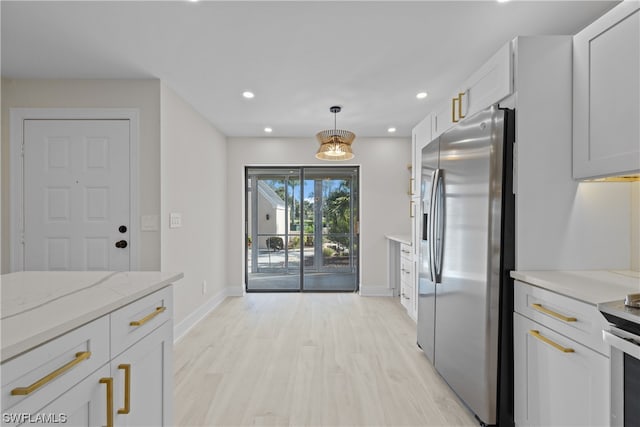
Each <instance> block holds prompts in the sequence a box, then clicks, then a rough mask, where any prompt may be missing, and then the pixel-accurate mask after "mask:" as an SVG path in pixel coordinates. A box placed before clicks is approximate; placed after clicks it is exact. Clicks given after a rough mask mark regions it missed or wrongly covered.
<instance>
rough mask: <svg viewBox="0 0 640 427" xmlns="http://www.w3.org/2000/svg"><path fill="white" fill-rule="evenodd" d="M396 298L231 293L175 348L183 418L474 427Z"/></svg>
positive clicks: (177, 405) (206, 422)
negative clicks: (422, 348) (424, 351)
mask: <svg viewBox="0 0 640 427" xmlns="http://www.w3.org/2000/svg"><path fill="white" fill-rule="evenodd" d="M415 331H416V329H415V323H414V322H413V321H412V320H411V319H410V318H409V317H408V316H407V314H406V312H405V311H404V309H403V308H402V307H401V306H400V304H399V302H397V301H396V300H395V299H392V298H374V297H360V296H358V295H356V294H314V293H306V294H249V295H247V296H245V297H242V298H239V297H235V298H228V299H227V300H225V301H224V302H223V303H222V304H221V305H220V306H219V307H218V308H217V309H216V310H214V311H213V312H212V313H211V314H210V315H209V316H208V317H207V318H206V319H204V320H203V321H202V322H201V323H200V324H198V325H197V326H196V327H195V328H194V329H192V330H191V331H190V332H189V333H188V335H187V336H186V337H184V338H183V339H182V340H181V341H180V342H179V343H178V344H177V345H176V346H175V353H174V367H175V383H174V384H175V400H174V411H175V423H176V425H180V426H224V425H228V426H245V425H291V426H303V425H307V426H337V425H342V426H363V425H367V426H368V425H371V426H373V425H388V426H400V425H410V426H472V425H473V426H477V425H478V424H477V423H476V422H475V420H474V419H473V418H472V416H471V414H470V413H469V412H468V411H467V410H466V409H465V408H464V407H463V406H462V405H461V403H459V400H458V399H457V398H456V396H455V395H454V394H453V392H451V391H450V389H449V388H448V387H447V386H446V384H445V383H444V381H443V380H442V379H441V378H440V377H439V376H438V374H437V373H436V372H435V370H434V369H433V368H432V366H431V365H430V364H429V362H428V361H427V359H426V358H425V357H424V355H423V354H422V352H421V351H420V350H419V349H418V348H417V346H416V336H415V334H416V332H415Z"/></svg>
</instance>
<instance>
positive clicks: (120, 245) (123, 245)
mask: <svg viewBox="0 0 640 427" xmlns="http://www.w3.org/2000/svg"><path fill="white" fill-rule="evenodd" d="M127 245H128V243H127V241H126V240H120V241H119V242H116V248H120V249H124V248H126V247H127Z"/></svg>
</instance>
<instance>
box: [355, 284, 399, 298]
mask: <svg viewBox="0 0 640 427" xmlns="http://www.w3.org/2000/svg"><path fill="white" fill-rule="evenodd" d="M360 296H362V297H392V296H393V289H391V288H387V287H386V286H363V287H361V288H360Z"/></svg>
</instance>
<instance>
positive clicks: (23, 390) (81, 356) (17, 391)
mask: <svg viewBox="0 0 640 427" xmlns="http://www.w3.org/2000/svg"><path fill="white" fill-rule="evenodd" d="M89 357H91V352H90V351H81V352H79V353H76V358H75V359H73V360H72V361H71V362H69V363H67V364H66V365H64V366H61V367H59V368H58V369H56V370H55V371H53V372H51V373H50V374H48V375H45V376H44V377H42V378H40V379H39V380H38V381H36V382H35V383H33V384H31V385H30V386H28V387H18V388H14V389H13V390H11V395H12V396H24V395H27V394H30V393H33V392H34V391H36V390H37V389H39V388H40V387H42V386H43V385H45V384H47V383H48V382H51V381H53V380H55V379H56V378H57V377H59V376H60V375H62V374H64V373H65V372H67V371H68V370H69V369H71V368H73V367H74V366H76V365H77V364H78V363H80V362H82V361H83V360H86V359H88V358H89Z"/></svg>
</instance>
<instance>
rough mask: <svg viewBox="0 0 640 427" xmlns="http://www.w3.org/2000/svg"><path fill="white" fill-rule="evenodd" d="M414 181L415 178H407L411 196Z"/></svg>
mask: <svg viewBox="0 0 640 427" xmlns="http://www.w3.org/2000/svg"><path fill="white" fill-rule="evenodd" d="M414 181H415V178H409V192H408V193H409V195H410V196H413V194H414V193H413V182H414Z"/></svg>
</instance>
